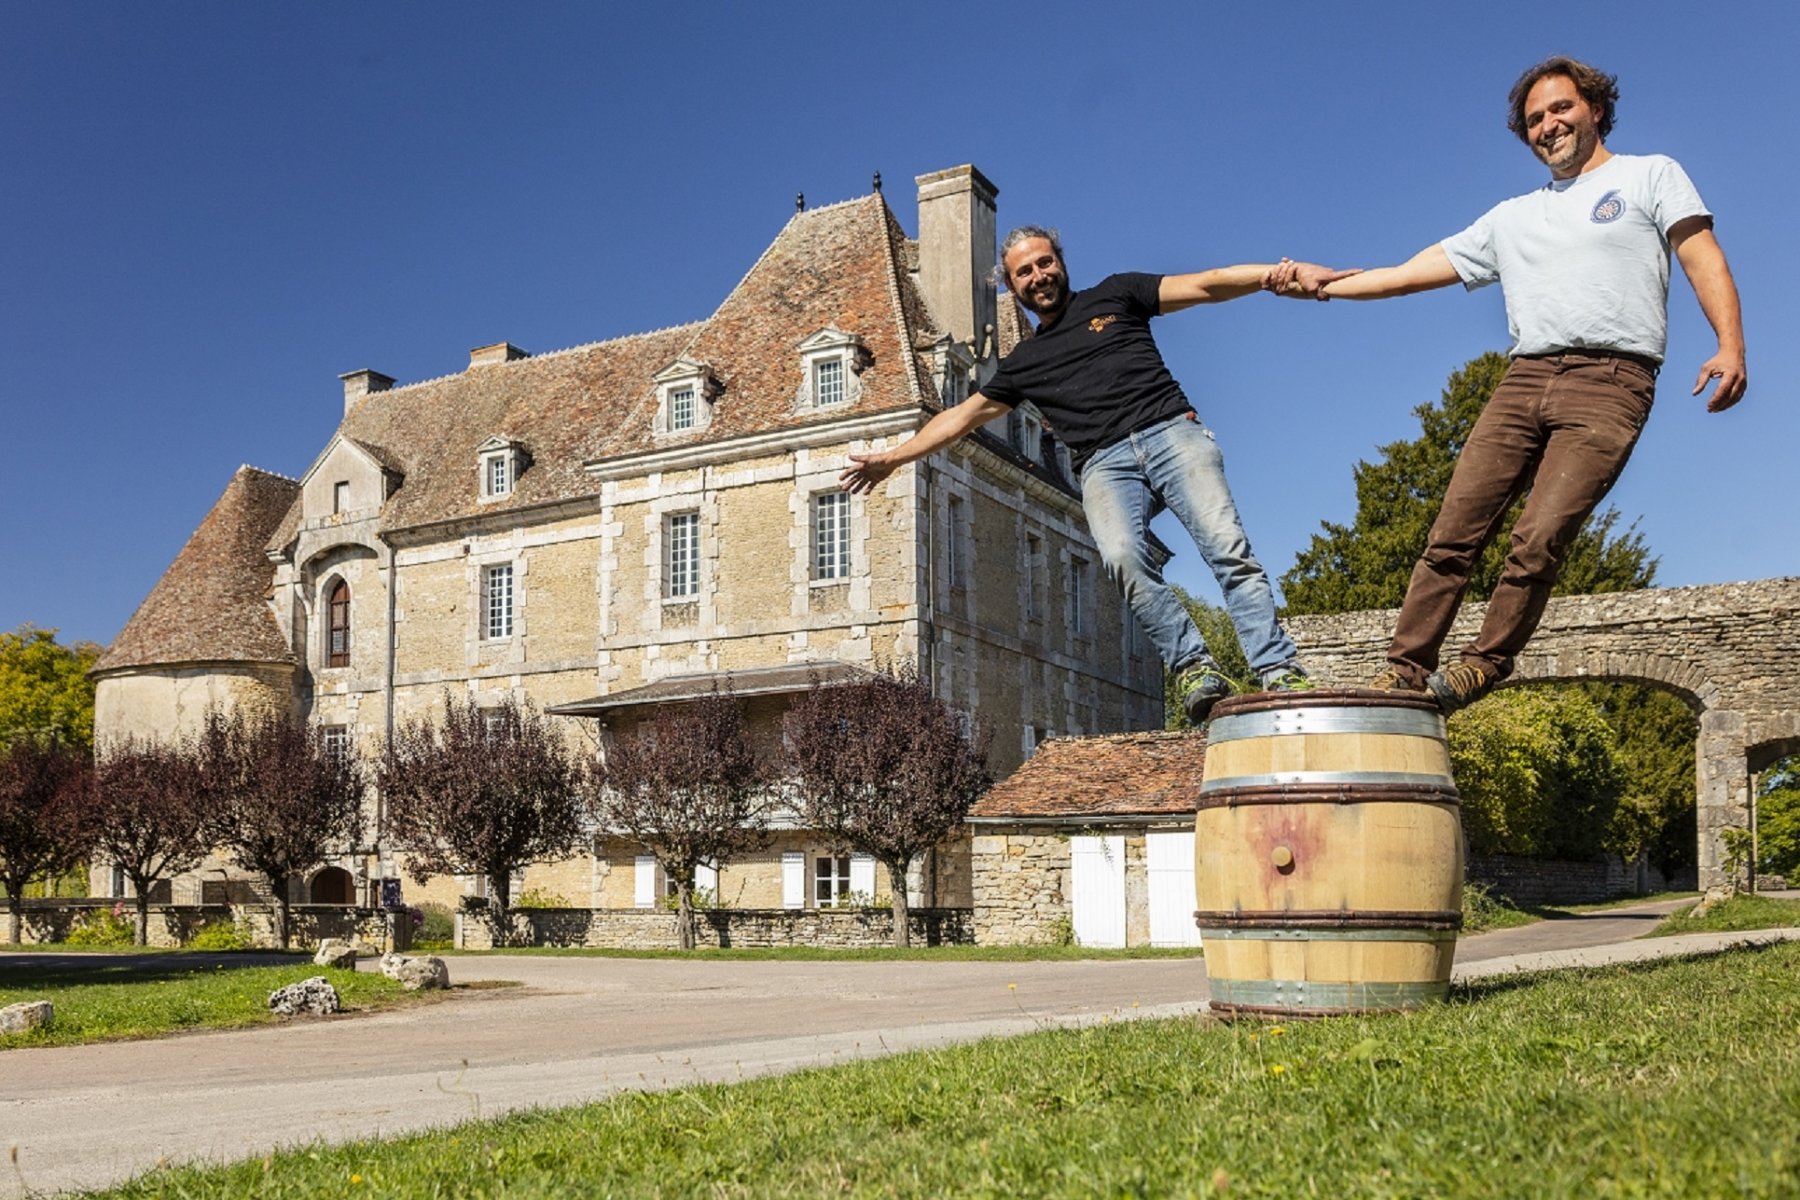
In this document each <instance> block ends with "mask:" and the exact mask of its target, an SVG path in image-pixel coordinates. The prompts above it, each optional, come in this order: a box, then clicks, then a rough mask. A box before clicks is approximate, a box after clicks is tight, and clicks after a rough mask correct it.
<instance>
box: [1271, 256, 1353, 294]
mask: <svg viewBox="0 0 1800 1200" xmlns="http://www.w3.org/2000/svg"><path fill="white" fill-rule="evenodd" d="M1361 273H1362V268H1361V267H1356V268H1353V269H1351V270H1347V271H1334V270H1332V269H1331V268H1330V267H1321V266H1320V265H1319V264H1318V263H1303V262H1295V261H1294V260H1293V259H1291V258H1284V259H1282V260H1281V261H1280V262H1278V263H1276V264H1275V265H1274V266H1272V267H1270V268H1269V269H1268V270H1267V271H1265V272H1263V280H1262V286H1263V290H1264V291H1266V292H1274V293H1275V294H1276V295H1277V296H1287V297H1288V298H1290V299H1294V300H1329V299H1331V297H1330V295H1328V294H1327V293H1326V291H1325V285H1326V284H1328V283H1335V282H1336V281H1337V280H1339V279H1348V278H1350V276H1352V275H1360V274H1361Z"/></svg>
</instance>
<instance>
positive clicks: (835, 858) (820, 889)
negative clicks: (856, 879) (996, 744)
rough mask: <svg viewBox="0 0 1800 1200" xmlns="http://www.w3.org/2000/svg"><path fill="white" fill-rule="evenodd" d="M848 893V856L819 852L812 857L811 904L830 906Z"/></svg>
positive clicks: (821, 906)
mask: <svg viewBox="0 0 1800 1200" xmlns="http://www.w3.org/2000/svg"><path fill="white" fill-rule="evenodd" d="M849 894H850V856H849V855H848V854H821V855H820V856H819V857H817V858H815V859H813V904H815V905H816V906H818V907H819V908H831V907H832V906H833V905H835V904H837V903H838V901H839V900H841V899H843V898H844V897H845V896H848V895H849Z"/></svg>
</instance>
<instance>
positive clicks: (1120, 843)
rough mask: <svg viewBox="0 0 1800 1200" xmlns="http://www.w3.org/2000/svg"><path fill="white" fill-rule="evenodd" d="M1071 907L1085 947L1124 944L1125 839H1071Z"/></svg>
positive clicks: (1115, 837)
mask: <svg viewBox="0 0 1800 1200" xmlns="http://www.w3.org/2000/svg"><path fill="white" fill-rule="evenodd" d="M1069 866H1070V871H1069V874H1070V880H1069V890H1070V891H1071V892H1072V893H1073V894H1072V895H1071V897H1070V907H1071V908H1073V909H1074V920H1075V941H1076V943H1077V944H1079V945H1082V946H1123V945H1124V944H1125V838H1124V837H1123V836H1122V835H1117V834H1115V835H1113V836H1111V837H1089V836H1081V837H1072V838H1070V839H1069Z"/></svg>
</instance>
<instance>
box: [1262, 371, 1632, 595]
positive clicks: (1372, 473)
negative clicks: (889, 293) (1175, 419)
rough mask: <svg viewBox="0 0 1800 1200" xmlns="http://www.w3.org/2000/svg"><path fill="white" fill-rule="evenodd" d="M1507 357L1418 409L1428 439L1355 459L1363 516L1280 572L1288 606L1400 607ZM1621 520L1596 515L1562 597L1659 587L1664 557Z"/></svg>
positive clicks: (1483, 569)
mask: <svg viewBox="0 0 1800 1200" xmlns="http://www.w3.org/2000/svg"><path fill="white" fill-rule="evenodd" d="M1507 361H1508V360H1507V359H1506V357H1505V356H1504V355H1501V354H1493V353H1488V354H1483V355H1482V356H1481V357H1479V358H1475V359H1471V360H1470V361H1469V362H1467V363H1465V364H1464V365H1463V367H1462V368H1461V369H1460V370H1458V371H1456V372H1455V373H1454V374H1452V375H1451V376H1450V380H1449V382H1448V383H1446V384H1445V385H1444V391H1443V394H1442V396H1440V397H1439V399H1438V401H1437V402H1436V403H1433V404H1421V405H1420V406H1419V407H1417V408H1415V409H1414V410H1413V413H1414V414H1415V415H1416V416H1417V417H1418V418H1419V425H1420V436H1418V437H1416V438H1414V439H1412V440H1411V441H1403V442H1390V443H1389V444H1388V445H1385V446H1383V447H1381V459H1380V461H1378V462H1373V463H1371V462H1367V461H1364V462H1359V463H1357V464H1356V467H1355V471H1354V473H1355V478H1356V515H1355V517H1354V518H1353V519H1352V520H1351V522H1350V523H1349V524H1348V525H1343V524H1339V523H1337V522H1334V521H1323V522H1321V523H1320V524H1321V526H1322V528H1323V530H1324V532H1323V533H1316V534H1314V535H1313V538H1312V541H1311V543H1310V544H1309V545H1308V546H1307V547H1306V549H1304V550H1302V551H1301V552H1300V554H1299V555H1298V556H1297V557H1296V558H1295V561H1294V566H1293V568H1292V569H1291V570H1289V571H1288V573H1287V574H1285V575H1283V576H1282V577H1281V591H1282V595H1283V597H1284V599H1285V600H1286V602H1287V609H1286V611H1288V612H1290V613H1337V612H1357V611H1360V610H1363V609H1370V608H1393V607H1396V606H1398V605H1399V603H1400V601H1401V600H1402V599H1403V598H1404V597H1405V596H1406V584H1407V581H1408V580H1410V579H1411V578H1412V569H1413V564H1414V563H1415V562H1417V561H1418V557H1419V554H1420V552H1421V551H1423V550H1424V549H1425V539H1426V535H1427V534H1428V533H1429V532H1430V530H1431V523H1432V522H1433V521H1434V520H1436V519H1437V513H1438V509H1439V508H1440V507H1441V506H1442V504H1443V499H1444V492H1445V490H1446V489H1447V488H1448V487H1449V486H1450V475H1451V472H1452V471H1453V470H1454V469H1455V467H1456V457H1457V455H1459V454H1461V453H1462V448H1463V444H1464V443H1465V442H1467V441H1468V438H1469V432H1470V430H1472V429H1473V428H1474V427H1475V419H1476V418H1477V417H1479V416H1480V415H1481V410H1482V409H1483V408H1484V407H1486V405H1487V402H1488V398H1489V397H1490V396H1492V395H1493V393H1494V388H1495V387H1496V386H1497V385H1498V384H1499V382H1500V379H1501V376H1503V375H1505V373H1506V367H1507ZM1523 508H1524V499H1523V498H1522V497H1521V498H1520V499H1518V500H1516V501H1514V503H1513V505H1512V507H1511V508H1509V509H1508V510H1507V513H1506V516H1505V519H1504V520H1503V521H1502V523H1501V526H1500V531H1499V533H1498V534H1497V535H1496V536H1495V537H1494V539H1493V540H1492V541H1491V542H1489V543H1488V546H1487V549H1486V550H1485V551H1484V552H1483V553H1482V556H1481V559H1480V561H1479V562H1477V563H1476V566H1475V571H1474V574H1473V575H1472V576H1471V578H1470V581H1469V591H1468V598H1469V599H1471V600H1484V599H1486V598H1487V597H1488V596H1489V595H1491V594H1492V593H1493V590H1494V585H1495V583H1496V582H1498V581H1499V578H1500V572H1501V568H1502V566H1503V565H1504V563H1505V561H1506V550H1507V543H1508V538H1509V535H1510V533H1511V531H1512V527H1513V523H1514V522H1515V521H1517V520H1518V517H1519V513H1520V511H1521V510H1522V509H1523ZM1618 520H1619V513H1618V510H1617V509H1615V508H1608V509H1606V510H1605V511H1604V512H1601V513H1598V514H1596V515H1595V516H1593V517H1591V518H1589V520H1588V523H1587V525H1586V526H1585V527H1584V528H1583V529H1582V531H1581V533H1580V534H1578V535H1577V536H1576V539H1575V543H1574V545H1573V546H1572V547H1571V548H1570V550H1569V556H1568V560H1567V561H1566V562H1565V563H1564V565H1563V570H1562V574H1561V576H1560V577H1559V578H1558V579H1557V583H1556V593H1557V595H1588V594H1591V593H1595V592H1615V591H1627V590H1630V589H1632V588H1641V587H1649V586H1650V584H1651V582H1652V581H1653V580H1654V578H1655V576H1656V559H1655V558H1654V557H1652V556H1651V554H1650V552H1649V549H1648V548H1647V547H1646V546H1645V544H1644V540H1643V538H1642V536H1641V535H1639V533H1638V532H1637V526H1636V525H1635V523H1634V524H1633V525H1632V526H1630V527H1629V528H1627V529H1626V530H1625V531H1624V532H1623V533H1620V534H1616V535H1615V529H1616V527H1617V525H1618Z"/></svg>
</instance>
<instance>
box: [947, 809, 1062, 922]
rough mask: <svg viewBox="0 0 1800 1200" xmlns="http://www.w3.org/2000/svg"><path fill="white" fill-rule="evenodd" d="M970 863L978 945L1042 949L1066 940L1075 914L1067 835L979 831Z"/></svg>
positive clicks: (1034, 830)
mask: <svg viewBox="0 0 1800 1200" xmlns="http://www.w3.org/2000/svg"><path fill="white" fill-rule="evenodd" d="M969 859H970V867H971V874H972V875H973V877H974V894H975V908H974V913H973V924H974V928H973V932H974V935H975V942H976V944H978V945H982V946H1016V945H1044V944H1053V943H1056V942H1060V941H1063V940H1064V939H1065V938H1066V937H1067V936H1068V934H1069V930H1070V929H1071V928H1072V926H1071V924H1070V923H1071V922H1072V920H1073V919H1074V913H1073V910H1072V909H1071V907H1070V903H1071V901H1070V896H1069V839H1068V836H1067V835H1066V834H1064V833H1061V832H1058V831H1056V830H1053V829H1047V828H1036V827H1022V828H1018V829H1013V830H1009V831H1007V832H1006V833H977V834H976V835H975V837H974V839H973V845H972V846H971V848H970V853H969Z"/></svg>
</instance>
